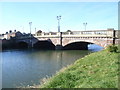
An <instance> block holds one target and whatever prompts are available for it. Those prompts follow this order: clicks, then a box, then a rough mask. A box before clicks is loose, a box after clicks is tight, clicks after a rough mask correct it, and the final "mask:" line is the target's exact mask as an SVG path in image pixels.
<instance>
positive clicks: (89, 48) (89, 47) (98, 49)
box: [88, 43, 104, 51]
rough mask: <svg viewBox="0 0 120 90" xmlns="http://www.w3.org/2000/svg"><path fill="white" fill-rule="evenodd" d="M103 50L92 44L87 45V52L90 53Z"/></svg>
mask: <svg viewBox="0 0 120 90" xmlns="http://www.w3.org/2000/svg"><path fill="white" fill-rule="evenodd" d="M103 48H104V47H102V46H100V45H97V44H94V43H91V44H88V50H90V51H100V50H102V49H103Z"/></svg>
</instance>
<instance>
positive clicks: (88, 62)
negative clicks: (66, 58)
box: [40, 50, 120, 88]
mask: <svg viewBox="0 0 120 90" xmlns="http://www.w3.org/2000/svg"><path fill="white" fill-rule="evenodd" d="M119 55H120V53H114V52H112V53H110V52H107V51H106V50H103V51H100V52H95V53H92V54H90V55H87V56H85V57H84V58H82V59H80V60H77V61H76V62H75V63H74V64H73V65H69V66H68V67H66V68H64V69H62V70H61V71H60V72H58V73H57V74H56V75H55V76H53V77H51V78H49V79H48V80H47V81H46V82H44V83H43V84H42V85H41V86H40V88H118V64H120V62H118V56H119Z"/></svg>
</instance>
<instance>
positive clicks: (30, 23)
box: [29, 22, 32, 46]
mask: <svg viewBox="0 0 120 90" xmlns="http://www.w3.org/2000/svg"><path fill="white" fill-rule="evenodd" d="M29 25H30V43H31V46H32V40H31V39H32V35H31V25H32V22H29Z"/></svg>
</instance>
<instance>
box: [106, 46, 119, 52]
mask: <svg viewBox="0 0 120 90" xmlns="http://www.w3.org/2000/svg"><path fill="white" fill-rule="evenodd" d="M117 50H118V47H117V46H116V45H109V46H108V47H107V51H109V52H117Z"/></svg>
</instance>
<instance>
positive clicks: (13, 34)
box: [0, 30, 23, 40]
mask: <svg viewBox="0 0 120 90" xmlns="http://www.w3.org/2000/svg"><path fill="white" fill-rule="evenodd" d="M22 35H23V34H22V33H21V32H20V31H17V32H16V30H15V31H14V32H12V31H11V30H10V31H9V33H8V32H6V34H0V39H7V40H8V39H11V38H13V37H20V36H22Z"/></svg>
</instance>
